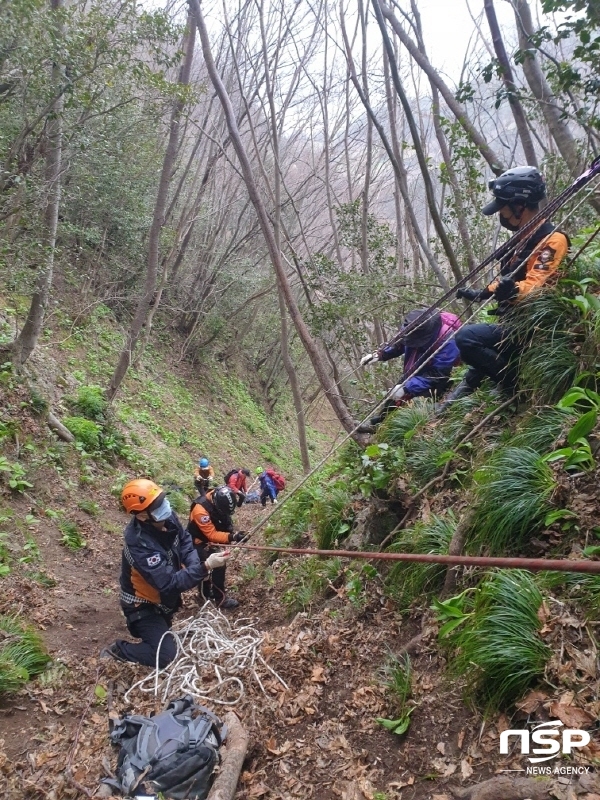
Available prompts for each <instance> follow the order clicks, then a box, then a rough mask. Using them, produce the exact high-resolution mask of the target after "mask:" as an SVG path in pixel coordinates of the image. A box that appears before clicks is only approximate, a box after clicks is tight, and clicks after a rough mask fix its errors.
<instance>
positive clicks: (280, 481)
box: [265, 467, 285, 492]
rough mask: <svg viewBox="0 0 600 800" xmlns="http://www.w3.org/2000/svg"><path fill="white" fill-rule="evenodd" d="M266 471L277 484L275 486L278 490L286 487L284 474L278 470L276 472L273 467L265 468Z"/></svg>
mask: <svg viewBox="0 0 600 800" xmlns="http://www.w3.org/2000/svg"><path fill="white" fill-rule="evenodd" d="M265 472H266V473H267V475H268V476H269V478H271V480H272V481H273V483H274V484H275V488H276V489H277V491H278V492H281V491H283V490H284V489H285V478H284V477H283V475H280V474H279V473H278V472H275V470H274V469H272V468H271V467H269V468H268V469H267V470H265Z"/></svg>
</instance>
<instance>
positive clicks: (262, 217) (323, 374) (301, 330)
mask: <svg viewBox="0 0 600 800" xmlns="http://www.w3.org/2000/svg"><path fill="white" fill-rule="evenodd" d="M188 2H189V5H190V8H191V10H192V12H193V14H194V17H195V20H196V25H197V26H198V32H199V34H200V39H201V41H202V50H203V53H204V60H205V62H206V68H207V71H208V74H209V77H210V80H211V82H212V84H213V86H214V88H215V91H216V93H217V95H218V97H219V100H220V102H221V105H222V106H223V111H224V113H225V118H226V121H227V127H228V130H229V135H230V137H231V142H232V145H233V148H234V150H235V152H236V155H237V157H238V160H239V162H240V166H241V169H242V174H243V177H244V182H245V184H246V188H247V190H248V194H249V195H250V199H251V201H252V204H253V205H254V208H255V210H256V215H257V217H258V221H259V224H260V227H261V230H262V233H263V236H264V237H265V242H266V244H267V247H268V250H269V256H270V258H271V263H272V264H273V268H274V270H275V273H276V275H277V279H278V281H279V285H280V287H281V291H282V293H283V295H284V298H285V302H286V305H287V308H288V311H289V313H290V317H291V318H292V321H293V323H294V325H295V327H296V330H297V331H298V335H299V337H300V340H301V341H302V344H303V345H304V348H305V350H306V352H307V354H308V356H309V358H310V360H311V363H312V365H313V368H314V370H315V373H316V375H317V378H318V380H319V382H320V383H321V385H322V386H323V389H324V390H325V391H326V392H327V397H328V399H329V402H330V404H331V406H332V408H333V410H334V412H335V414H336V416H337V418H338V419H339V421H340V423H341V424H342V426H343V427H344V429H345V430H346V431H348V432H351V431H353V430H354V428H355V423H354V420H353V419H352V417H351V415H350V412H349V411H348V408H347V407H346V405H345V404H344V402H343V401H342V400H341V398H339V397H338V396H337V391H336V387H335V383H334V382H333V380H332V379H331V376H330V375H329V372H328V370H327V367H326V366H325V363H324V361H323V358H322V356H321V353H320V352H319V349H318V347H317V344H316V342H315V341H314V339H313V338H312V336H311V334H310V331H309V330H308V327H307V325H306V323H305V322H304V319H303V318H302V315H301V313H300V309H299V307H298V304H297V302H296V299H295V297H294V295H293V292H292V289H291V286H290V284H289V281H288V278H287V275H286V271H285V267H284V264H283V260H282V258H281V253H280V251H279V250H278V248H277V243H276V241H275V237H274V235H273V229H272V227H271V222H270V220H269V215H268V213H267V210H266V208H265V205H264V203H263V200H262V197H261V195H260V192H259V190H258V186H257V184H256V181H255V178H254V175H253V173H252V167H251V165H250V161H249V159H248V154H247V153H246V149H245V147H244V143H243V142H242V139H241V136H240V132H239V129H238V127H237V123H236V120H235V115H234V112H233V107H232V105H231V100H230V98H229V94H228V93H227V90H226V88H225V86H224V84H223V81H222V80H221V76H220V75H219V73H218V71H217V68H216V66H215V62H214V60H213V56H212V51H211V47H210V40H209V38H208V31H207V29H206V23H205V21H204V15H203V14H202V9H201V8H200V3H199V0H188ZM357 438H360V437H357Z"/></svg>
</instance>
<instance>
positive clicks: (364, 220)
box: [358, 0, 385, 346]
mask: <svg viewBox="0 0 600 800" xmlns="http://www.w3.org/2000/svg"><path fill="white" fill-rule="evenodd" d="M358 13H359V16H360V27H361V32H362V53H361V73H362V76H361V77H362V83H363V92H364V93H365V97H366V98H367V101H369V81H368V74H367V73H368V64H367V15H366V14H365V9H364V6H363V0H358ZM369 102H370V101H369ZM366 145H367V160H366V164H365V182H364V186H363V192H362V209H361V211H362V213H361V231H360V262H361V267H362V272H363V275H366V276H368V274H369V272H370V269H369V194H370V189H371V170H372V167H373V121H372V119H371V117H369V115H368V114H367V142H366ZM373 329H374V334H375V342H373V344H374V345H376V346H378V345H379V344H380V343H381V342H384V341H385V336H384V333H383V328H382V325H381V322H380V320H379V317H378V316H377V314H374V315H373Z"/></svg>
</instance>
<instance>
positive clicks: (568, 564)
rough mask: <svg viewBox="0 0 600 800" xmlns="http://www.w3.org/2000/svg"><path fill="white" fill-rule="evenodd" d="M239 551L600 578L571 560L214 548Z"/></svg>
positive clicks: (595, 566)
mask: <svg viewBox="0 0 600 800" xmlns="http://www.w3.org/2000/svg"><path fill="white" fill-rule="evenodd" d="M214 546H218V547H226V548H227V549H232V550H234V549H235V550H237V549H238V548H242V549H244V550H260V551H264V552H269V553H289V554H290V555H298V556H304V555H310V556H327V557H329V558H333V557H337V558H351V559H356V558H358V559H364V560H366V561H416V562H418V563H422V564H446V565H449V566H463V567H483V568H485V569H487V568H489V567H498V568H499V569H526V570H528V571H529V572H544V571H546V570H547V571H549V572H584V573H588V574H590V575H600V561H569V560H568V559H552V558H496V557H492V556H442V555H434V554H431V553H377V552H368V551H366V552H365V551H360V550H317V549H315V548H311V547H307V548H299V547H267V546H266V545H257V544H234V545H213V547H214Z"/></svg>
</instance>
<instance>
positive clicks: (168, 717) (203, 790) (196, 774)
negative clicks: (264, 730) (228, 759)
mask: <svg viewBox="0 0 600 800" xmlns="http://www.w3.org/2000/svg"><path fill="white" fill-rule="evenodd" d="M226 735H227V733H226V730H225V728H224V726H223V725H222V723H221V721H220V720H219V718H218V717H216V716H215V715H214V714H213V713H212V712H211V711H209V710H208V709H207V708H204V707H203V706H199V705H197V704H196V703H194V701H193V699H192V697H190V696H189V695H186V696H185V697H182V698H180V699H178V700H173V701H172V702H171V703H169V705H168V706H167V708H166V709H165V711H163V712H162V713H161V714H157V715H156V716H153V717H142V716H138V715H134V714H130V715H127V716H125V717H123V719H120V720H117V721H116V723H115V725H114V727H113V729H112V731H111V734H110V739H111V742H112V743H113V744H117V745H120V746H121V750H120V752H119V759H118V762H117V770H116V779H112V778H106V779H105V780H104V781H103V783H106V784H108V785H109V786H112V787H113V788H116V789H118V790H119V791H120V792H122V794H124V795H129V794H133V793H134V792H135V793H136V794H140V793H141V794H151V795H153V794H157V793H158V792H161V793H162V794H161V797H165V798H170V800H205V798H206V796H207V795H208V792H209V790H210V787H211V783H212V774H213V770H214V768H215V766H216V764H217V763H218V761H219V747H220V745H221V743H222V741H223V740H224V739H225V737H226Z"/></svg>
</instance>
